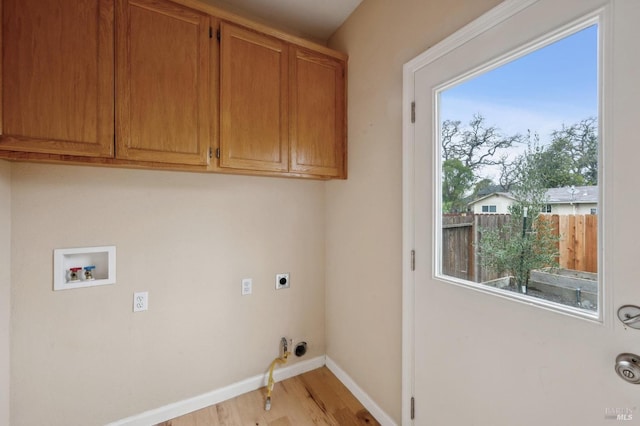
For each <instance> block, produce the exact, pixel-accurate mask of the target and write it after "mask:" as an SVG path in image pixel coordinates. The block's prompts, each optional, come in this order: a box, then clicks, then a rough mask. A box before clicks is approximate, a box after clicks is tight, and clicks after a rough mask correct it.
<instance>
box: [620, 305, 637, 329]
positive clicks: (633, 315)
mask: <svg viewBox="0 0 640 426" xmlns="http://www.w3.org/2000/svg"><path fill="white" fill-rule="evenodd" d="M618 319H619V320H620V321H622V323H623V324H624V325H626V326H627V327H631V328H635V329H640V307H638V306H633V305H624V306H621V307H620V308H619V309H618Z"/></svg>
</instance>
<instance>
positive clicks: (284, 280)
mask: <svg viewBox="0 0 640 426" xmlns="http://www.w3.org/2000/svg"><path fill="white" fill-rule="evenodd" d="M289 287H291V279H290V278H289V273H288V272H283V273H281V274H276V290H282V289H283V288H289Z"/></svg>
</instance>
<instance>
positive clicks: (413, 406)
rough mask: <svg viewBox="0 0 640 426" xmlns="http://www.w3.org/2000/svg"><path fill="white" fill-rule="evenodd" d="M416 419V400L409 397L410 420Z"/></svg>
mask: <svg viewBox="0 0 640 426" xmlns="http://www.w3.org/2000/svg"><path fill="white" fill-rule="evenodd" d="M415 418H416V400H415V398H414V397H411V420H414V419H415Z"/></svg>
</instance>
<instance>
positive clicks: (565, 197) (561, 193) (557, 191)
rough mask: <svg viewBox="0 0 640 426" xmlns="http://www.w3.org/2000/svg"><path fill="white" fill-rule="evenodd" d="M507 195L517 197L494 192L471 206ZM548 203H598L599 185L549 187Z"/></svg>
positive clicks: (506, 193)
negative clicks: (494, 197)
mask: <svg viewBox="0 0 640 426" xmlns="http://www.w3.org/2000/svg"><path fill="white" fill-rule="evenodd" d="M494 195H495V196H498V197H506V198H509V199H511V200H515V199H516V198H515V197H514V196H513V195H512V194H511V193H510V192H492V193H491V194H487V195H485V196H483V197H480V198H476V199H475V200H472V201H470V202H469V204H468V205H469V206H471V205H473V204H476V203H478V202H480V201H483V200H485V199H487V198H490V197H493V196H494ZM545 198H546V200H547V203H549V204H571V203H577V204H585V203H594V204H595V203H597V202H598V187H597V186H565V187H562V188H549V189H547V192H546V194H545Z"/></svg>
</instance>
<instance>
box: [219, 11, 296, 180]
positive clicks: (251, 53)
mask: <svg viewBox="0 0 640 426" xmlns="http://www.w3.org/2000/svg"><path fill="white" fill-rule="evenodd" d="M220 30H221V40H220V42H221V45H220V81H221V84H220V111H221V114H220V167H229V168H237V169H244V170H258V171H284V172H286V171H287V170H288V166H289V164H288V158H289V157H288V150H289V144H288V115H289V111H288V75H287V70H288V62H287V61H288V45H287V44H286V43H285V42H284V41H281V40H278V39H275V38H272V37H268V36H266V35H262V34H259V33H256V32H254V31H251V30H248V29H244V28H241V27H238V26H235V25H231V24H229V23H225V22H222V23H221V28H220Z"/></svg>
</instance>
